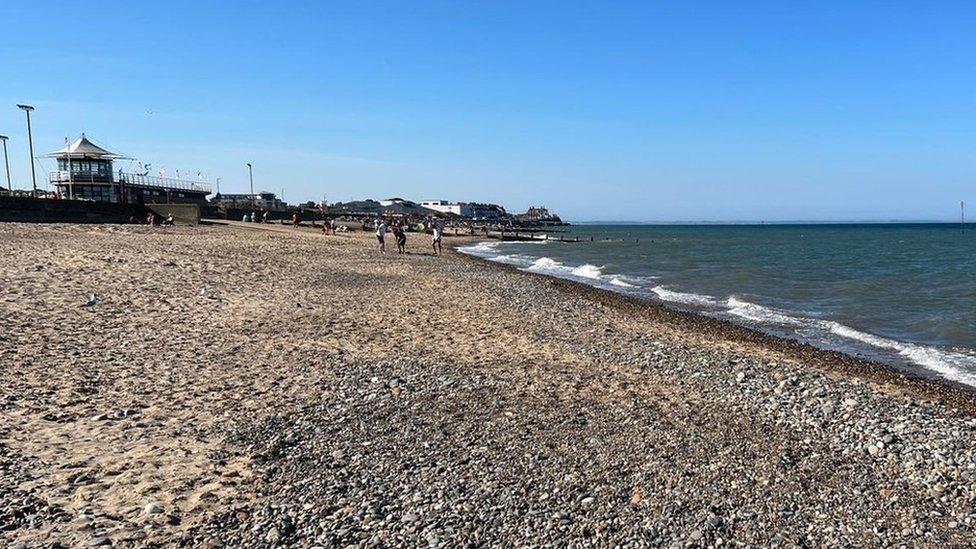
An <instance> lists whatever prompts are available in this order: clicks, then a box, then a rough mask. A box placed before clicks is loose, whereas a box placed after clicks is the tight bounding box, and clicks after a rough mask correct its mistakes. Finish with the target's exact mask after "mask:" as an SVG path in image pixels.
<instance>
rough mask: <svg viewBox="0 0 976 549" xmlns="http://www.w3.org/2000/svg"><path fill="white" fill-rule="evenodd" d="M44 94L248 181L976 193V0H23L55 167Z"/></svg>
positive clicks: (21, 137)
mask: <svg viewBox="0 0 976 549" xmlns="http://www.w3.org/2000/svg"><path fill="white" fill-rule="evenodd" d="M19 102H29V103H32V104H34V105H35V106H36V107H37V110H36V111H35V113H34V116H33V122H34V136H35V149H36V152H37V153H38V154H40V153H42V152H48V151H50V150H53V149H56V148H59V147H61V146H63V142H64V138H65V137H66V136H69V135H70V136H72V137H74V136H76V135H77V134H79V133H80V132H81V131H85V132H86V133H87V134H88V135H89V136H91V137H92V138H94V140H96V142H98V143H101V144H103V145H106V146H109V147H111V148H114V149H116V150H118V151H119V152H122V153H124V154H127V155H129V156H134V157H137V158H139V159H140V160H142V161H144V162H151V163H152V166H153V167H152V170H153V171H156V170H158V169H159V168H161V167H165V169H166V171H167V175H175V171H176V170H177V169H179V170H181V172H182V173H192V174H194V175H195V174H196V172H198V171H199V172H203V173H204V174H206V176H207V177H209V178H210V180H211V181H212V180H213V179H214V178H215V177H217V176H220V177H222V182H221V190H222V191H224V192H246V190H247V186H246V181H247V172H246V168H245V166H244V163H245V162H252V163H253V164H254V166H255V168H254V177H255V187H256V190H264V189H266V190H270V191H274V192H280V190H281V189H282V188H283V189H284V193H285V199H286V200H289V201H292V202H294V201H297V200H299V199H301V200H309V199H311V200H316V201H318V200H321V199H322V197H323V195H324V196H325V197H326V199H327V200H328V201H330V202H334V201H339V200H343V201H344V200H349V199H350V198H353V197H354V198H365V197H373V198H385V197H388V196H404V197H407V198H413V199H418V200H419V199H425V198H444V199H449V200H467V201H491V202H499V203H501V204H503V205H505V206H506V207H508V208H509V209H510V210H522V209H524V208H525V207H527V206H529V205H534V204H544V205H546V206H549V207H550V208H552V209H554V210H555V211H556V212H558V213H560V214H562V215H563V216H564V217H567V218H569V219H572V220H638V221H653V220H658V221H667V220H712V221H715V220H798V219H800V220H845V219H846V220H851V219H858V220H862V219H864V220H886V219H944V220H950V219H957V218H958V211H959V201H960V200H966V201H967V202H968V203H970V204H972V208H971V210H972V212H973V216H972V217H974V218H976V2H971V1H959V2H938V1H921V0H920V1H917V2H877V3H875V2H843V1H836V2H835V1H830V0H823V1H817V2H797V3H793V2H782V1H778V2H725V1H723V2H714V3H712V2H649V1H641V2H633V3H628V2H596V1H594V2H586V3H581V2H570V1H553V2H531V1H520V2H500V1H498V2H478V3H475V2H461V1H455V2H380V1H369V2H361V1H356V2H326V1H322V2H318V1H316V2H312V1H309V2H288V1H282V2H268V1H260V2H250V1H235V2H183V1H166V2H129V1H125V2H112V1H97V2H93V1H91V0H88V1H85V2H68V1H58V2H48V1H32V2H16V1H8V2H0V133H3V134H7V135H9V136H10V137H11V140H10V154H11V164H12V165H11V169H12V171H13V176H14V180H15V184H16V185H18V186H20V187H29V182H30V179H29V178H30V176H29V173H30V172H29V165H28V163H27V158H28V153H27V150H26V149H27V147H26V130H25V123H24V116H23V113H22V112H21V111H19V110H17V109H16V107H15V106H14V104H15V103H19ZM50 169H53V165H52V163H51V161H50V160H45V161H42V162H41V163H39V170H40V171H39V173H41V172H46V171H48V170H50ZM41 175H42V176H43V174H41ZM0 178H2V176H0ZM44 179H46V177H44Z"/></svg>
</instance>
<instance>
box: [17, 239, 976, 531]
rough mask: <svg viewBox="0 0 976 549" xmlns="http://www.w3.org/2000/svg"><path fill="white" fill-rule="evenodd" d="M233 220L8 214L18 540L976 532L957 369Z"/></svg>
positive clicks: (415, 244) (969, 429)
mask: <svg viewBox="0 0 976 549" xmlns="http://www.w3.org/2000/svg"><path fill="white" fill-rule="evenodd" d="M231 225H232V226H200V227H170V228H157V229H150V228H148V227H144V226H107V225H106V226H52V225H21V224H0V253H2V257H3V261H2V263H0V368H2V370H0V373H2V380H3V383H2V385H0V412H2V413H0V539H2V540H4V541H5V542H9V543H11V544H13V543H25V544H26V546H29V547H33V546H50V544H52V543H54V542H59V543H60V544H61V545H62V546H65V547H77V546H86V545H99V544H106V545H107V544H115V545H125V544H129V545H142V544H151V543H158V544H175V543H186V544H189V545H201V544H203V545H210V546H219V545H221V544H229V545H228V546H238V545H245V546H250V545H255V544H272V545H273V544H297V545H300V546H314V545H319V546H340V545H341V546H346V545H349V544H369V543H376V544H380V545H391V544H404V545H410V546H416V545H418V544H421V543H422V544H424V545H433V546H437V545H444V546H457V545H465V544H470V545H477V544H483V543H493V544H503V545H510V544H543V543H553V542H555V543H557V544H559V545H563V544H566V543H568V542H569V541H571V540H572V541H575V542H576V543H577V544H578V545H586V544H594V545H601V546H602V545H612V544H615V543H621V544H626V543H638V542H640V543H644V544H647V545H671V544H673V543H679V544H682V545H684V544H691V545H703V546H704V545H711V546H718V545H720V544H730V543H732V544H735V543H737V542H738V543H744V544H752V545H768V544H770V543H773V542H777V541H778V542H782V543H784V544H787V545H792V544H812V545H832V544H836V543H850V544H857V545H861V544H867V545H884V544H887V543H896V544H898V543H905V544H908V545H918V544H930V545H933V546H934V545H940V544H956V545H962V544H967V543H970V542H971V539H972V535H973V529H974V527H976V511H974V507H973V504H974V501H976V499H974V498H976V462H974V459H976V451H974V450H976V420H974V419H973V415H972V410H973V405H972V399H971V397H969V396H967V395H965V394H963V393H961V392H960V391H957V390H953V389H949V388H940V387H938V386H934V385H932V384H927V383H922V382H915V381H906V380H904V379H903V378H902V377H901V376H898V375H895V374H891V375H888V374H886V373H885V372H883V371H879V370H877V369H874V368H872V367H870V366H863V365H858V364H856V363H853V361H846V362H845V360H844V359H842V358H837V359H836V360H833V359H831V358H830V354H829V353H822V352H819V351H814V350H811V349H806V348H801V347H798V346H793V345H790V344H784V343H782V342H780V343H777V342H775V341H769V340H768V339H767V338H763V337H759V336H755V335H754V334H753V335H750V334H749V333H748V332H746V331H745V330H741V329H735V328H732V327H728V326H725V325H722V324H721V323H718V322H707V321H704V320H702V321H699V320H695V319H694V318H693V317H691V316H689V315H685V314H681V313H671V312H668V311H667V310H666V309H662V308H660V307H657V306H650V305H643V304H639V303H636V302H633V301H629V300H626V299H624V298H620V297H616V296H612V295H610V294H606V293H603V292H600V291H598V290H592V289H585V288H582V287H578V286H576V285H574V284H571V283H568V282H564V281H556V280H552V279H548V278H545V277H540V276H535V275H530V274H525V273H519V272H515V271H514V270H511V269H506V268H502V267H497V266H489V265H486V264H483V263H481V262H479V261H477V260H473V259H469V258H464V257H461V256H459V255H457V254H455V253H453V252H448V253H447V254H446V256H445V257H442V258H436V257H432V256H431V255H430V252H429V247H428V237H426V236H423V235H415V234H411V235H409V240H408V251H409V252H410V253H409V254H408V255H404V256H398V255H396V254H395V253H389V254H387V255H385V256H380V255H379V254H378V253H377V252H376V250H375V246H374V244H375V240H374V239H373V237H372V236H371V235H370V234H369V233H356V234H348V235H340V236H329V237H327V236H324V235H322V234H320V233H318V232H316V231H313V230H311V229H292V228H289V227H279V226H275V227H254V226H246V225H243V224H240V223H237V224H233V223H232V224H231ZM458 241H459V239H447V241H446V243H445V244H446V245H445V248H447V247H449V246H450V245H452V244H454V243H456V242H458ZM390 249H391V250H395V247H394V246H392V243H391V245H390ZM93 293H94V294H96V295H97V296H98V302H97V303H96V304H94V305H92V306H85V304H86V302H87V301H88V300H89V298H90V296H91V294H93Z"/></svg>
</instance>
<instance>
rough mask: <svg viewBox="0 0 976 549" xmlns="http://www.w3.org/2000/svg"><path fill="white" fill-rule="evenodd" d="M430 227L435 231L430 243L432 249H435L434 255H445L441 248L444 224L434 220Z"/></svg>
mask: <svg viewBox="0 0 976 549" xmlns="http://www.w3.org/2000/svg"><path fill="white" fill-rule="evenodd" d="M430 226H431V227H432V228H433V229H434V236H433V238H432V239H431V241H430V247H431V248H433V249H434V255H443V254H444V250H443V248H442V247H441V239H443V238H444V222H443V221H441V220H440V219H437V218H434V219H432V220H431V222H430Z"/></svg>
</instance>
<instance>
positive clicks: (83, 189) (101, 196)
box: [47, 134, 210, 204]
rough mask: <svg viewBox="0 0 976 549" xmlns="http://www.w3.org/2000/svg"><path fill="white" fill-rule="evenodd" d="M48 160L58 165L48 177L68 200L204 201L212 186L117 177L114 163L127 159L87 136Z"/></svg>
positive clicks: (57, 152)
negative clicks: (52, 160) (93, 141)
mask: <svg viewBox="0 0 976 549" xmlns="http://www.w3.org/2000/svg"><path fill="white" fill-rule="evenodd" d="M47 157H48V158H54V159H56V161H57V163H58V171H56V172H51V173H50V174H49V176H48V179H49V181H50V182H51V184H52V185H53V186H54V187H55V188H57V190H58V193H59V194H60V195H61V196H64V197H68V198H75V199H82V200H93V201H96V202H116V203H130V204H141V203H154V202H155V203H167V202H205V201H206V199H207V195H208V194H210V185H208V184H206V183H203V182H197V181H189V180H185V179H172V178H166V177H153V176H150V175H146V174H129V173H122V171H121V170H120V171H119V173H118V174H116V173H115V172H114V171H113V168H112V163H113V161H115V160H121V159H124V158H125V157H124V156H121V155H118V154H115V153H113V152H110V151H107V150H105V149H103V148H102V147H99V146H98V145H95V144H94V143H92V142H91V141H89V139H88V138H87V137H85V134H81V137H79V138H78V139H77V140H75V142H74V143H71V144H70V145H67V146H66V147H64V148H63V149H60V150H57V151H54V152H53V153H50V154H48V155H47Z"/></svg>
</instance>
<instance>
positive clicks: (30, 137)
mask: <svg viewBox="0 0 976 549" xmlns="http://www.w3.org/2000/svg"><path fill="white" fill-rule="evenodd" d="M17 108H18V109H20V110H22V111H24V112H25V113H27V145H28V146H29V147H30V165H31V182H32V183H33V184H34V197H35V198H36V197H37V173H36V172H35V170H34V136H33V135H31V125H30V113H31V111H32V110H34V107H32V106H30V105H17Z"/></svg>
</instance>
